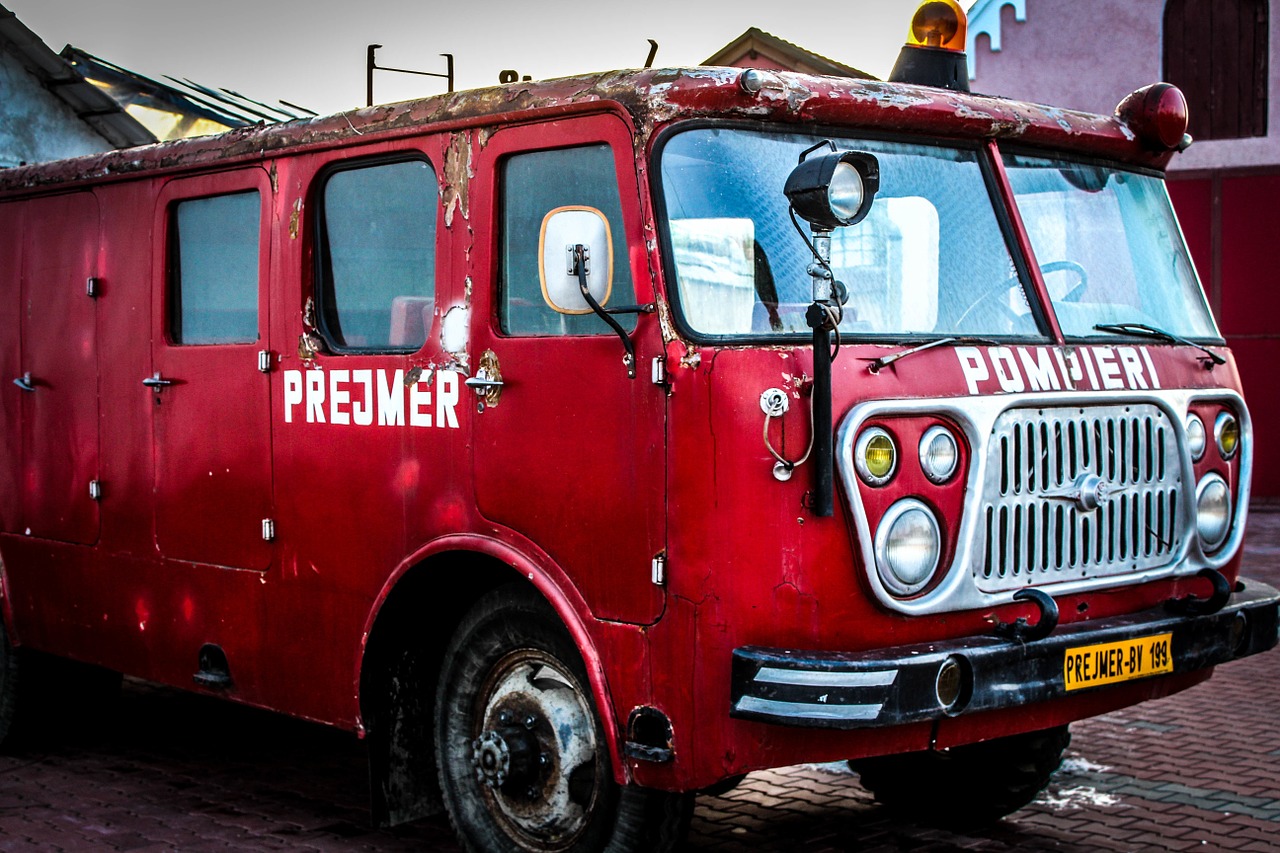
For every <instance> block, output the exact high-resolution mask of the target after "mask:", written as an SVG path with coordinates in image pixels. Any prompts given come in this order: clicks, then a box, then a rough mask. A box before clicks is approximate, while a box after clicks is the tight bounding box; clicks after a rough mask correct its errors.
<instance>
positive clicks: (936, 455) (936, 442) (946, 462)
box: [920, 426, 960, 483]
mask: <svg viewBox="0 0 1280 853" xmlns="http://www.w3.org/2000/svg"><path fill="white" fill-rule="evenodd" d="M959 462H960V448H959V447H958V446H957V444H956V438H955V436H954V435H952V434H951V430H949V429H947V428H946V427H944V426H933V427H929V429H927V430H926V431H925V434H924V435H923V436H922V437H921V438H920V467H921V468H922V469H923V470H924V475H925V476H926V477H928V478H929V482H931V483H945V482H946V481H947V480H950V479H951V475H952V474H954V473H955V472H956V465H958V464H959Z"/></svg>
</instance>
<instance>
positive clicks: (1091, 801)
mask: <svg viewBox="0 0 1280 853" xmlns="http://www.w3.org/2000/svg"><path fill="white" fill-rule="evenodd" d="M1036 802H1038V803H1041V804H1042V805H1046V806H1048V807H1049V808H1051V809H1053V810H1054V811H1056V812H1061V811H1068V810H1074V809H1083V808H1100V807H1101V808H1106V807H1109V806H1122V805H1124V803H1123V802H1121V800H1120V798H1119V797H1117V796H1115V795H1114V794H1107V793H1103V792H1102V791H1099V790H1098V789H1097V788H1094V787H1093V786H1092V785H1076V786H1074V787H1071V788H1057V789H1054V788H1050V789H1048V790H1046V791H1044V792H1042V793H1041V794H1040V796H1039V797H1037V798H1036Z"/></svg>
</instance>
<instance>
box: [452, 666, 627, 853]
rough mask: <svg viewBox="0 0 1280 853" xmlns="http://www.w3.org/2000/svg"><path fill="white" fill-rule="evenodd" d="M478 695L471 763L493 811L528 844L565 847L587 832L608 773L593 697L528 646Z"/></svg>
mask: <svg viewBox="0 0 1280 853" xmlns="http://www.w3.org/2000/svg"><path fill="white" fill-rule="evenodd" d="M477 698H478V707H477V715H476V721H475V722H476V729H475V731H476V735H475V737H474V739H473V740H472V741H471V763H472V767H473V768H474V770H475V776H476V780H477V781H478V782H479V783H480V792H481V795H482V796H483V797H484V799H485V801H486V803H487V804H488V806H489V811H490V813H491V814H492V815H493V816H494V818H495V819H496V820H497V821H498V823H499V824H500V825H501V826H502V828H503V830H504V831H505V832H507V833H508V834H509V835H511V836H512V837H513V838H514V839H516V840H518V841H519V842H520V844H521V845H523V846H526V847H530V848H532V849H537V850H545V851H555V850H560V849H563V848H565V847H567V846H569V845H570V844H572V843H573V841H574V840H575V839H576V838H577V837H578V836H579V835H581V833H582V831H583V830H584V829H585V828H586V826H587V825H588V823H589V822H590V819H591V815H592V813H593V808H594V806H595V804H596V799H597V789H596V781H597V779H599V778H602V776H603V774H604V772H605V770H604V768H603V767H602V766H601V762H602V761H603V755H602V752H601V750H600V749H599V745H598V743H597V741H596V731H595V724H594V717H593V716H592V712H591V705H590V699H589V698H588V697H587V695H586V693H585V691H584V689H583V686H582V685H581V684H579V682H578V680H577V678H576V677H575V676H574V675H573V674H571V673H570V672H569V671H568V669H567V668H566V667H565V666H564V665H563V664H562V663H561V662H560V661H558V660H557V659H556V658H555V657H553V656H552V655H550V654H547V653H546V652H543V651H540V650H536V649H521V650H519V651H516V652H512V653H511V654H509V655H507V656H506V657H504V658H503V659H502V660H500V661H499V662H498V664H497V666H495V667H494V669H493V671H492V672H491V673H490V675H489V678H488V679H487V680H486V682H485V685H484V688H483V689H482V690H481V692H480V695H479V697H477Z"/></svg>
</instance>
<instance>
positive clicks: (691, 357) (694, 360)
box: [680, 345, 702, 370]
mask: <svg viewBox="0 0 1280 853" xmlns="http://www.w3.org/2000/svg"><path fill="white" fill-rule="evenodd" d="M700 364H702V353H701V352H699V351H698V350H696V349H694V348H693V347H690V346H688V345H686V346H685V351H684V355H682V356H680V366H681V367H687V368H689V369H690V370H696V369H697V368H698V365H700Z"/></svg>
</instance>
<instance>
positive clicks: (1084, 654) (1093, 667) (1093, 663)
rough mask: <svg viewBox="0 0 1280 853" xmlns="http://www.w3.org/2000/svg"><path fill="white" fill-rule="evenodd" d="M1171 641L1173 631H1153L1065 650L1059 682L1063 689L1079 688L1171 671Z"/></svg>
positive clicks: (1099, 685)
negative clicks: (1141, 635) (1144, 634)
mask: <svg viewBox="0 0 1280 853" xmlns="http://www.w3.org/2000/svg"><path fill="white" fill-rule="evenodd" d="M1172 641H1173V634H1156V635H1154V636H1151V637H1138V638H1136V639H1132V640H1121V641H1120V642H1118V643H1100V644H1098V645H1096V646H1077V647H1076V648H1074V649H1067V653H1066V656H1065V657H1064V658H1063V661H1062V678H1063V682H1064V684H1065V685H1066V688H1067V690H1081V689H1083V688H1085V687H1101V686H1102V685H1104V684H1115V683H1117V682H1120V681H1132V680H1133V679H1135V678H1146V677H1147V676H1149V675H1159V674H1160V673H1162V672H1173V656H1172V655H1171V654H1170V652H1169V650H1170V645H1171V643H1172Z"/></svg>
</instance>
